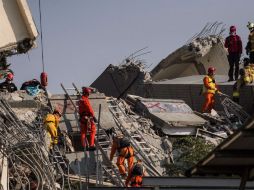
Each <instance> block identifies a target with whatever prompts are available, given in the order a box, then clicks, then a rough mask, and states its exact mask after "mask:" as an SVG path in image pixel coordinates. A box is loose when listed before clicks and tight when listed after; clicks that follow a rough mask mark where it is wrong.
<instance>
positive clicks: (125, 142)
mask: <svg viewBox="0 0 254 190" xmlns="http://www.w3.org/2000/svg"><path fill="white" fill-rule="evenodd" d="M116 151H118V157H117V162H116V165H117V167H118V169H119V172H120V175H121V176H122V177H123V178H125V177H126V168H125V164H124V161H125V159H127V163H128V172H130V170H131V168H132V166H133V163H134V149H133V148H132V146H131V143H130V140H129V139H128V138H127V137H124V136H123V135H114V136H113V145H112V147H111V152H110V161H112V160H113V157H114V155H115V153H116Z"/></svg>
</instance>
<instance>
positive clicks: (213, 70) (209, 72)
mask: <svg viewBox="0 0 254 190" xmlns="http://www.w3.org/2000/svg"><path fill="white" fill-rule="evenodd" d="M215 70H216V69H215V68H214V67H209V68H208V74H214V72H215Z"/></svg>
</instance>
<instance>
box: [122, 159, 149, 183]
mask: <svg viewBox="0 0 254 190" xmlns="http://www.w3.org/2000/svg"><path fill="white" fill-rule="evenodd" d="M144 176H145V168H144V166H143V162H142V160H138V161H137V162H136V163H135V164H134V165H133V167H132V168H131V170H130V172H129V173H128V177H127V178H126V181H125V185H126V187H128V186H129V184H130V186H131V187H141V186H142V182H143V177H144Z"/></svg>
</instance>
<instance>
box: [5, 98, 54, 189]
mask: <svg viewBox="0 0 254 190" xmlns="http://www.w3.org/2000/svg"><path fill="white" fill-rule="evenodd" d="M0 126H1V127H0V155H1V157H0V159H1V158H2V159H3V158H4V157H5V158H7V160H8V168H9V186H10V189H30V186H31V184H32V182H34V183H35V184H36V189H49V190H50V189H56V179H55V176H54V168H53V167H52V164H51V162H50V160H49V153H48V150H47V148H46V143H45V140H44V135H45V131H44V130H43V128H42V126H40V125H39V124H30V123H26V122H23V121H20V120H19V119H18V117H17V116H16V114H15V113H14V112H13V110H12V109H11V107H10V106H9V104H8V103H7V102H6V101H5V100H3V99H0Z"/></svg>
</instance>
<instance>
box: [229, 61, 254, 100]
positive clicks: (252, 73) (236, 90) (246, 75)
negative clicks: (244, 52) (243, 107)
mask: <svg viewBox="0 0 254 190" xmlns="http://www.w3.org/2000/svg"><path fill="white" fill-rule="evenodd" d="M249 63H250V60H249V59H248V58H247V57H246V58H244V59H243V66H244V67H243V68H242V69H240V71H239V72H240V78H239V79H238V80H237V81H236V82H235V84H234V85H233V101H234V102H236V103H239V99H240V89H241V88H242V87H243V86H244V85H247V84H250V83H252V82H253V79H254V69H253V67H252V66H251V65H250V64H249ZM252 65H253V64H252Z"/></svg>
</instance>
